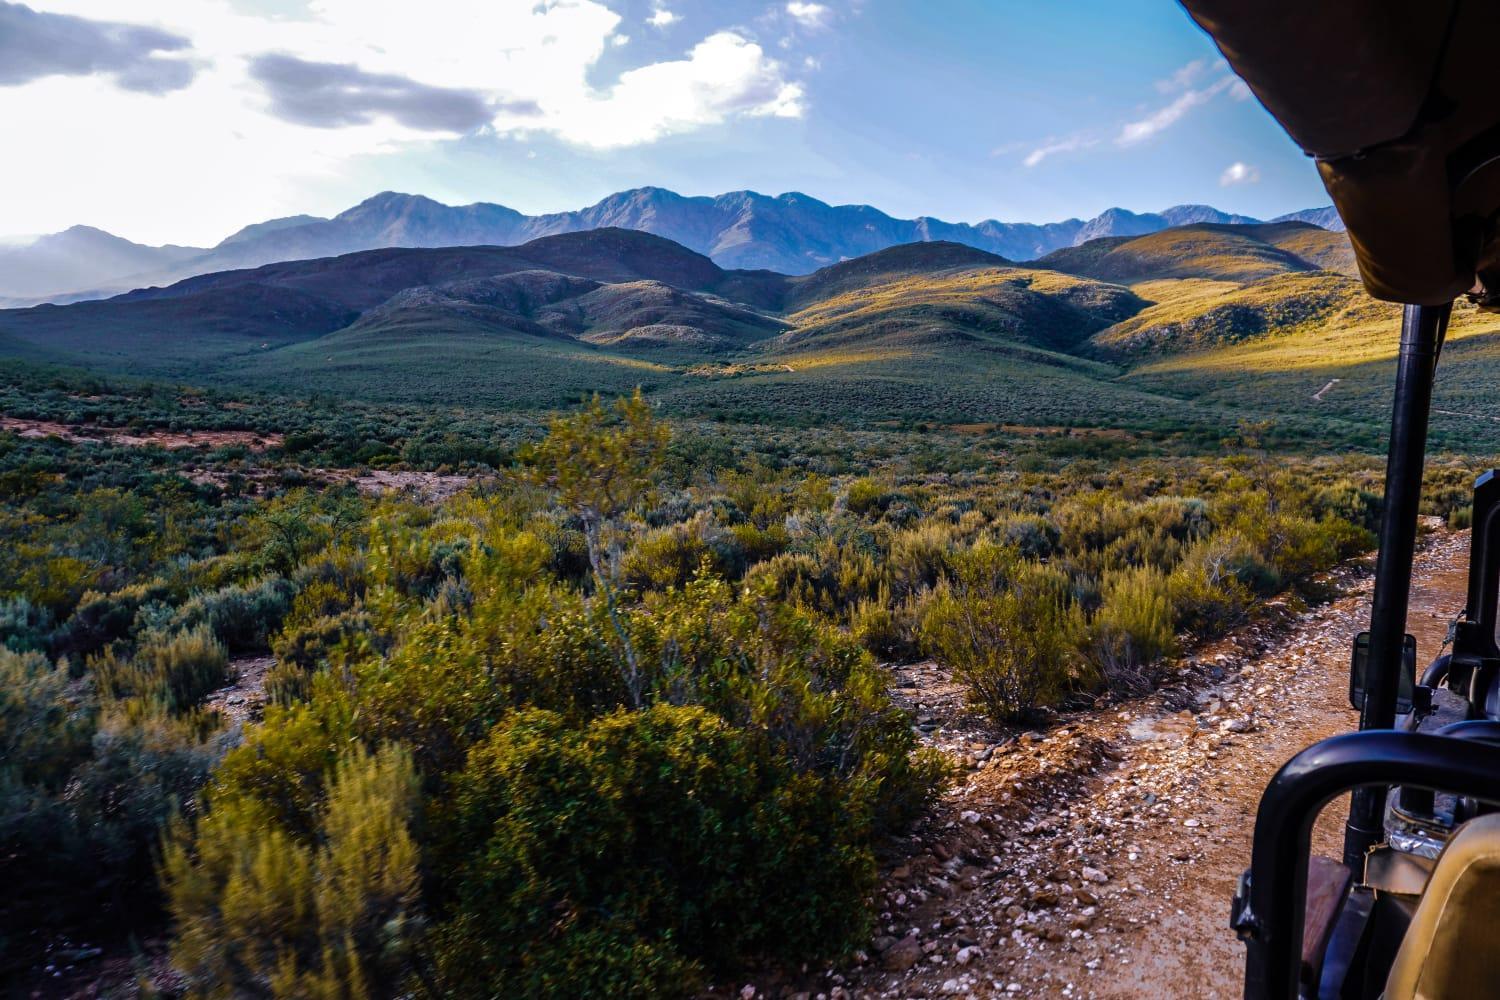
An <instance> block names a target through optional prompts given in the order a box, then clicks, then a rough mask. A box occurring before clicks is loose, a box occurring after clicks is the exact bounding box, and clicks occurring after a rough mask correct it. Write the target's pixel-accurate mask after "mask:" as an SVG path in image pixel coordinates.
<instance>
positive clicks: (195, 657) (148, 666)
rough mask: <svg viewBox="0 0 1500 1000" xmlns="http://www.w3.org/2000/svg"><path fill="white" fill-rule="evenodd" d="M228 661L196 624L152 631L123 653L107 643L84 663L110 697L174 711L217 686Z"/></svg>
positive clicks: (210, 634) (224, 679)
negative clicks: (178, 629)
mask: <svg viewBox="0 0 1500 1000" xmlns="http://www.w3.org/2000/svg"><path fill="white" fill-rule="evenodd" d="M228 664H229V657H228V655H227V654H226V653H225V651H224V647H223V646H222V645H221V644H220V643H219V641H218V640H217V639H216V638H214V634H213V632H212V631H211V630H210V629H209V628H208V626H206V625H199V626H197V627H196V628H193V629H184V630H183V631H181V632H177V633H174V634H172V635H157V634H152V635H150V636H148V637H147V638H146V639H144V640H143V641H142V642H141V644H140V645H139V646H138V647H136V650H135V652H133V653H131V654H129V655H128V656H125V655H117V654H116V653H115V651H114V650H113V649H108V650H106V651H105V652H104V654H103V655H102V656H99V657H96V658H94V659H92V660H90V661H89V669H90V671H91V672H92V673H93V676H94V679H95V683H96V684H98V686H99V690H100V691H101V692H103V693H104V694H106V695H107V696H108V697H110V698H115V699H123V698H140V699H143V700H146V701H150V702H153V703H156V704H159V705H161V706H162V707H163V708H165V709H167V710H169V711H179V712H180V711H183V710H187V709H191V708H192V707H193V706H195V705H197V704H198V703H199V702H200V701H202V700H203V698H204V696H206V695H207V694H208V693H209V692H211V691H215V690H217V689H219V688H221V687H223V686H224V684H225V683H226V682H227V681H228V672H227V670H226V668H227V666H228Z"/></svg>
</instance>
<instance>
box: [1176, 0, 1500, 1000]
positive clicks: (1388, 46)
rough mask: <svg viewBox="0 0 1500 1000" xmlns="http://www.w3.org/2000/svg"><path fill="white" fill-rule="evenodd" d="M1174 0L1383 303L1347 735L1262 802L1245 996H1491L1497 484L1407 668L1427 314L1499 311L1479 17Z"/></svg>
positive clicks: (1434, 329)
mask: <svg viewBox="0 0 1500 1000" xmlns="http://www.w3.org/2000/svg"><path fill="white" fill-rule="evenodd" d="M1182 2H1183V5H1184V6H1185V7H1186V8H1187V10H1188V13H1189V14H1190V15H1191V16H1192V17H1193V19H1194V20H1195V21H1197V22H1198V24H1199V25H1200V26H1202V27H1203V28H1204V29H1205V30H1206V31H1207V32H1208V33H1209V34H1210V35H1211V36H1212V37H1213V39H1214V41H1215V42H1216V44H1217V45H1218V46H1219V49H1220V51H1221V52H1222V53H1223V55H1224V57H1225V59H1226V60H1228V62H1229V63H1230V65H1231V66H1232V67H1233V68H1234V70H1235V71H1236V72H1237V73H1238V74H1239V75H1240V77H1241V78H1242V79H1243V80H1244V81H1245V82H1246V84H1248V85H1249V87H1250V89H1251V91H1252V92H1253V93H1254V95H1255V96H1256V97H1257V98H1258V99H1259V100H1260V101H1261V103H1262V104H1264V105H1265V106H1266V108H1267V109H1268V110H1270V112H1271V113H1272V114H1273V115H1274V116H1275V117H1276V118H1277V120H1278V121H1280V122H1281V124H1282V126H1283V127H1284V128H1285V129H1286V130H1287V132H1288V133H1289V134H1290V135H1291V137H1292V138H1293V139H1294V140H1295V141H1296V142H1297V143H1298V144H1299V145H1300V146H1301V147H1302V148H1303V149H1304V150H1305V151H1306V152H1307V153H1308V154H1309V155H1310V156H1312V157H1313V159H1314V160H1315V161H1316V163H1317V166H1318V170H1319V172H1320V174H1321V175H1322V178H1323V182H1324V184H1325V186H1326V187H1327V188H1328V192H1329V194H1330V195H1331V196H1332V197H1333V201H1334V204H1335V206H1336V207H1337V208H1338V210H1339V214H1340V215H1341V216H1342V218H1343V220H1344V222H1345V225H1346V226H1347V228H1348V233H1349V238H1350V240H1351V242H1352V243H1353V246H1354V250H1355V254H1356V256H1357V258H1358V261H1359V268H1360V273H1361V276H1362V278H1363V279H1364V284H1365V287H1366V289H1367V290H1368V291H1369V293H1370V294H1371V295H1373V296H1375V297H1376V298H1379V299H1384V300H1387V301H1394V302H1400V303H1404V304H1405V312H1404V315H1403V319H1402V324H1401V340H1400V352H1399V360H1398V364H1397V372H1396V386H1395V400H1394V407H1393V413H1392V420H1391V435H1390V451H1389V456H1388V460H1387V467H1386V494H1385V496H1386V499H1385V508H1384V515H1383V521H1382V524H1381V529H1380V552H1379V556H1378V559H1377V563H1376V575H1375V589H1374V598H1373V608H1372V611H1371V617H1370V629H1369V632H1368V633H1367V634H1366V635H1364V636H1361V637H1359V638H1357V639H1356V641H1355V649H1354V655H1353V656H1352V657H1351V659H1352V669H1351V683H1350V692H1351V696H1352V700H1353V701H1354V704H1355V707H1356V708H1358V709H1359V710H1360V725H1359V729H1360V731H1359V732H1357V733H1349V734H1346V735H1342V736H1336V737H1334V738H1332V739H1327V740H1324V741H1322V742H1321V743H1317V744H1314V745H1313V746H1310V747H1308V748H1307V749H1305V750H1303V751H1302V752H1300V753H1298V754H1297V755H1296V756H1295V757H1293V758H1292V759H1291V760H1290V761H1289V762H1288V763H1287V764H1286V765H1285V766H1284V767H1282V769H1281V770H1280V771H1279V772H1278V773H1277V774H1276V776H1275V777H1274V778H1273V779H1272V780H1271V782H1270V784H1269V785H1268V786H1267V788H1266V790H1265V793H1264V795H1263V796H1262V798H1261V801H1260V807H1259V811H1258V814H1257V817H1256V821H1255V840H1254V846H1253V848H1252V854H1251V859H1250V868H1249V870H1248V871H1247V872H1246V873H1245V874H1244V875H1243V876H1242V877H1241V880H1240V885H1239V889H1238V892H1237V893H1236V896H1235V899H1234V903H1233V907H1232V916H1231V923H1232V926H1233V928H1234V929H1235V930H1236V931H1237V932H1238V933H1239V935H1240V937H1241V938H1242V939H1243V940H1244V941H1245V943H1246V946H1247V954H1246V964H1245V992H1244V995H1245V996H1246V997H1248V998H1254V1000H1260V998H1282V997H1297V996H1305V997H1330V998H1331V997H1341V998H1363V997H1371V998H1373V997H1381V996H1383V997H1385V998H1386V1000H1408V998H1413V997H1422V998H1434V1000H1436V998H1444V1000H1446V998H1467V997H1497V996H1500V944H1497V941H1496V937H1495V936H1496V934H1497V933H1500V647H1497V645H1496V628H1497V624H1500V621H1497V618H1500V609H1497V603H1500V473H1496V472H1490V473H1486V474H1485V475H1484V476H1482V477H1480V479H1479V481H1478V483H1477V484H1476V486H1475V491H1474V508H1473V510H1474V531H1473V545H1472V551H1471V554H1470V567H1469V586H1468V595H1467V600H1468V603H1467V607H1466V608H1465V609H1463V611H1462V613H1461V614H1460V615H1459V616H1458V619H1457V621H1456V624H1455V626H1454V628H1453V630H1452V651H1451V652H1450V653H1448V654H1447V655H1444V656H1441V657H1439V658H1438V659H1436V660H1434V661H1433V662H1432V664H1431V666H1429V667H1428V668H1427V669H1426V670H1425V671H1424V672H1423V673H1422V675H1421V676H1420V678H1419V677H1417V676H1416V675H1415V663H1416V651H1415V649H1414V642H1413V640H1412V639H1411V637H1410V636H1407V635H1406V633H1405V622H1406V615H1407V605H1408V598H1409V591H1410V586H1411V573H1412V559H1413V554H1414V549H1415V542H1416V532H1417V520H1418V518H1417V514H1418V502H1419V500H1420V493H1421V485H1422V466H1423V460H1424V452H1425V447H1426V437H1427V420H1428V411H1429V407H1430V405H1431V399H1432V387H1433V382H1434V378H1435V376H1436V373H1437V369H1438V358H1439V355H1440V353H1441V350H1442V345H1443V337H1444V333H1445V331H1446V328H1447V323H1448V317H1449V313H1450V311H1451V309H1452V304H1453V301H1454V300H1455V298H1457V297H1458V296H1459V295H1468V296H1469V297H1470V298H1471V299H1472V300H1474V301H1476V302H1477V303H1478V304H1479V305H1480V306H1481V307H1482V308H1484V307H1489V308H1494V307H1500V229H1497V225H1500V72H1497V70H1500V64H1497V63H1496V61H1495V54H1494V43H1495V39H1496V38H1500V4H1496V3H1494V2H1492V0H1385V2H1381V0H1260V2H1253V3H1252V2H1246V0H1182ZM1455 610H1457V609H1455ZM1445 706H1446V709H1447V711H1446V712H1445V711H1441V710H1440V709H1443V708H1444V707H1445ZM1445 715H1447V716H1449V717H1450V719H1451V721H1449V719H1445V718H1444V716H1445ZM1345 792H1352V793H1353V795H1352V800H1351V805H1350V809H1349V817H1348V821H1347V824H1346V826H1345V841H1344V851H1343V857H1342V859H1340V860H1338V861H1335V860H1332V859H1323V858H1319V859H1309V842H1310V834H1311V830H1312V826H1313V822H1314V820H1315V819H1316V817H1317V815H1318V812H1319V810H1321V809H1322V808H1323V807H1324V806H1325V805H1326V804H1328V803H1329V802H1330V801H1332V800H1333V799H1334V798H1335V797H1337V796H1339V795H1341V794H1343V793H1345Z"/></svg>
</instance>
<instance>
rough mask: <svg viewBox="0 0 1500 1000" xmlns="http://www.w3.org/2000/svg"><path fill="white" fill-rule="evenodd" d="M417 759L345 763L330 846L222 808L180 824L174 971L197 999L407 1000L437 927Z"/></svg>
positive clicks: (244, 809)
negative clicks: (423, 946)
mask: <svg viewBox="0 0 1500 1000" xmlns="http://www.w3.org/2000/svg"><path fill="white" fill-rule="evenodd" d="M417 792H418V782H417V775H416V771H415V770H414V768H413V766H412V762H411V758H410V757H409V756H408V755H407V754H406V753H405V752H403V751H402V750H400V749H398V748H394V747H387V748H384V749H382V750H380V751H379V752H378V753H375V754H373V755H372V754H368V753H366V752H365V751H363V750H362V749H359V748H358V747H356V748H355V749H353V750H351V751H349V752H348V753H346V754H344V755H343V756H342V757H341V758H340V759H339V762H338V764H337V767H336V769H335V772H334V774H333V775H332V776H331V779H330V780H329V785H328V790H327V797H326V800H325V801H324V802H322V803H321V805H320V807H319V809H318V811H317V815H316V833H315V835H314V836H312V837H302V836H299V835H298V833H297V832H296V831H293V830H289V829H286V828H283V827H279V826H277V825H276V824H274V823H271V822H267V819H266V814H265V813H264V812H263V811H260V810H258V809H255V808H253V807H252V806H251V804H250V803H249V802H248V801H247V800H245V799H243V798H239V799H237V798H234V797H225V798H224V799H222V800H220V799H218V798H216V797H214V796H210V798H209V802H208V811H207V813H206V814H205V815H204V816H203V817H202V818H201V819H200V820H199V821H198V822H197V823H196V824H187V823H178V824H177V825H176V829H175V831H174V834H173V836H172V837H171V838H170V839H169V841H168V845H167V849H166V852H165V857H164V860H163V864H162V872H163V880H164V883H165V886H166V889H167V894H168V898H169V902H170V908H171V913H172V918H173V922H174V926H175V928H176V936H175V939H174V942H173V947H172V960H173V965H174V966H175V967H176V968H177V969H178V970H179V971H181V972H182V973H183V975H184V976H185V978H186V979H187V983H188V988H189V992H190V994H191V995H193V996H195V997H224V998H229V997H241V996H287V997H290V996H305V997H324V998H330V1000H331V998H348V1000H356V998H360V1000H363V998H366V997H382V996H388V997H394V996H402V995H407V994H408V991H409V985H408V980H409V979H410V978H411V976H412V974H413V969H414V963H415V961H416V960H417V949H418V947H419V945H420V940H421V934H422V930H423V924H424V921H423V919H422V915H421V911H420V908H419V879H418V871H419V851H418V848H417V841H416V838H415V836H414V835H413V824H414V822H415V819H416V813H417V806H418V801H419V800H418V795H417Z"/></svg>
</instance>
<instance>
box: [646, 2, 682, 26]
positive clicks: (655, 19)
mask: <svg viewBox="0 0 1500 1000" xmlns="http://www.w3.org/2000/svg"><path fill="white" fill-rule="evenodd" d="M676 20H678V17H677V15H676V14H674V13H672V12H671V11H670V10H667V8H665V7H657V8H656V9H654V10H653V11H651V16H650V17H648V18H646V23H647V24H649V25H651V26H652V27H653V28H665V27H666V26H667V25H669V24H671V23H673V22H674V21H676Z"/></svg>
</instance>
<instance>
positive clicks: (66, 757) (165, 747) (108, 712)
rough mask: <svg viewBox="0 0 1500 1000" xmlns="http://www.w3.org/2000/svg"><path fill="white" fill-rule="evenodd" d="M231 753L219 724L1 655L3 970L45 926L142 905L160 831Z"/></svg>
mask: <svg viewBox="0 0 1500 1000" xmlns="http://www.w3.org/2000/svg"><path fill="white" fill-rule="evenodd" d="M220 752H221V750H220V748H219V746H218V743H217V741H216V740H215V738H214V737H213V735H212V726H211V724H209V723H208V720H204V719H202V718H199V717H194V716H188V717H182V718H179V717H176V716H174V715H171V714H169V713H168V712H166V711H165V710H164V709H162V708H161V707H160V706H159V705H156V704H153V703H150V702H142V701H139V700H128V701H122V702H114V703H111V704H109V705H106V706H104V707H102V708H101V706H100V704H99V702H98V700H97V699H96V698H94V697H93V695H92V693H91V692H90V691H89V690H88V687H87V686H82V687H80V686H78V685H76V684H75V683H74V682H72V681H70V679H69V676H68V671H67V668H66V666H63V665H54V664H52V663H51V662H49V661H48V660H46V659H45V658H44V657H42V656H41V655H40V654H38V653H34V652H33V653H26V654H17V653H12V652H10V651H9V650H5V649H0V879H3V880H4V883H5V886H6V905H5V906H4V907H0V962H4V963H7V964H8V963H9V962H11V961H13V960H16V959H17V958H18V957H21V956H25V954H26V952H25V949H27V948H29V947H32V946H33V944H34V941H35V938H34V937H33V936H32V935H33V932H34V930H35V929H36V928H37V927H38V926H42V927H47V926H68V925H72V924H77V923H79V922H81V921H95V920H108V919H111V918H115V919H118V916H119V914H120V913H121V911H125V910H128V909H129V908H130V907H131V906H132V905H133V904H135V903H136V902H137V901H138V900H139V899H140V898H141V896H142V894H143V889H144V888H146V887H149V886H150V885H151V881H152V872H151V864H150V851H151V848H152V846H153V845H154V844H155V842H156V839H157V836H158V832H159V830H160V824H161V823H162V822H163V821H164V820H165V819H166V818H167V817H168V816H169V815H170V814H171V813H172V812H173V811H174V810H176V809H178V808H180V807H182V806H184V805H188V804H190V803H191V802H192V798H193V795H194V794H195V792H196V791H197V789H199V788H200V787H202V785H203V783H204V781H205V780H206V779H207V777H208V773H209V771H210V769H211V768H212V767H213V764H214V762H215V761H216V760H217V758H218V756H219V754H220ZM148 895H149V894H148Z"/></svg>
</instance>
